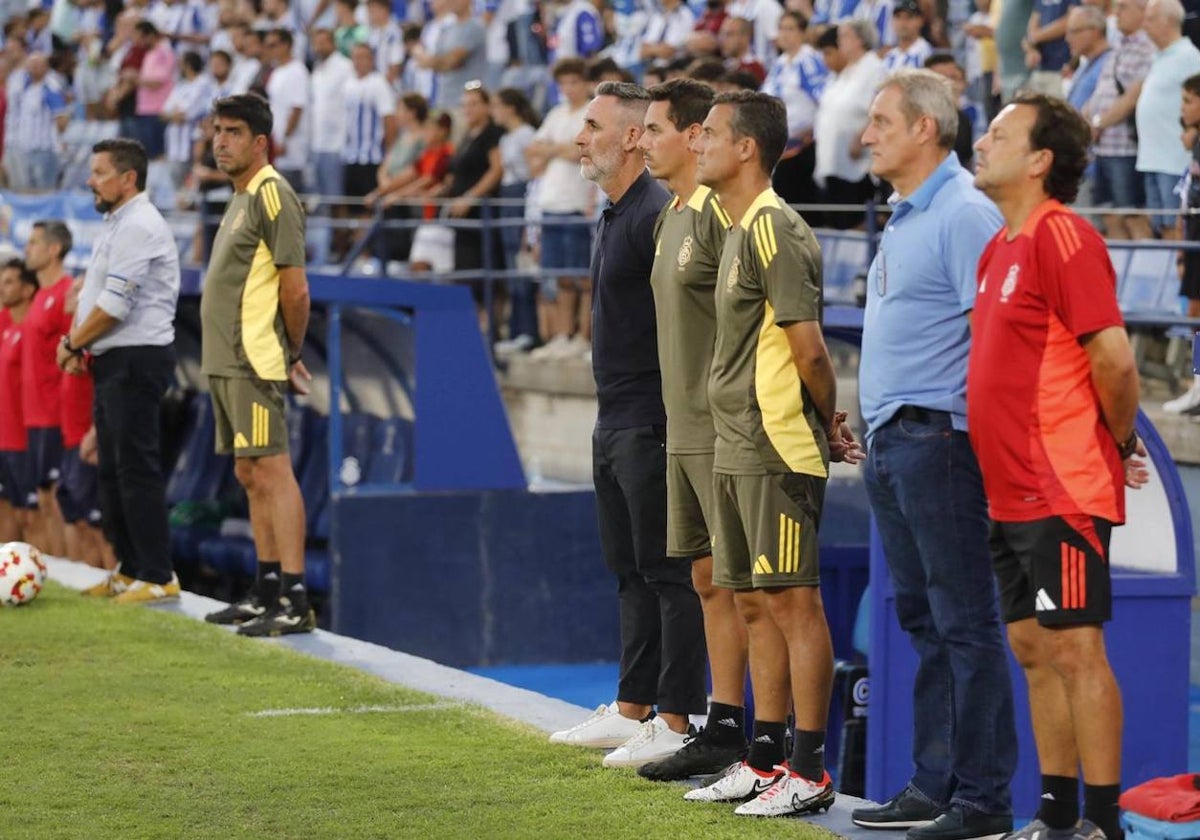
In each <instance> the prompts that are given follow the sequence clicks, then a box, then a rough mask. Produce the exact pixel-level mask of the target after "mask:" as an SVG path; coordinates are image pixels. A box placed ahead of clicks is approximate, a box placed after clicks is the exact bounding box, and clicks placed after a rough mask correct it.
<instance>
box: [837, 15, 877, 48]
mask: <svg viewBox="0 0 1200 840" xmlns="http://www.w3.org/2000/svg"><path fill="white" fill-rule="evenodd" d="M838 26H839V27H843V26H844V27H846V28H847V29H851V30H853V31H854V34H855V35H857V36H858V40H860V41H862V45H863V48H864V49H865V50H866V51H867V52H870V51H871V50H873V49H875V48H876V47H877V46H879V30H877V29H876V28H875V24H873V23H871V21H869V20H864V19H862V18H853V19H851V20H845V21H842V22H841V23H840V24H838Z"/></svg>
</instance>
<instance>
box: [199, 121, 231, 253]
mask: <svg viewBox="0 0 1200 840" xmlns="http://www.w3.org/2000/svg"><path fill="white" fill-rule="evenodd" d="M212 139H213V124H212V118H211V117H209V118H206V119H204V120H201V122H200V138H199V139H198V140H197V141H196V144H195V145H194V146H193V147H192V155H193V161H194V162H193V164H192V180H193V182H194V183H195V187H196V191H197V192H198V193H199V195H200V214H201V217H200V220H199V225H200V236H198V237H197V238H196V242H197V246H198V250H197V251H195V252H194V253H195V254H196V258H195V261H196V262H197V263H205V262H207V261H208V255H209V254H210V253H212V246H213V241H214V240H215V239H216V237H217V228H218V227H220V224H221V217H222V216H223V215H224V214H225V206H226V204H227V203H228V200H229V196H230V195H231V190H230V187H229V184H230V181H229V176H228V175H226V174H225V173H224V172H222V171H221V170H220V169H218V168H217V160H216V158H215V157H214V156H213V150H212Z"/></svg>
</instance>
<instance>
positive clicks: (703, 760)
mask: <svg viewBox="0 0 1200 840" xmlns="http://www.w3.org/2000/svg"><path fill="white" fill-rule="evenodd" d="M707 731H708V730H706V729H701V730H700V731H699V732H697V733H696V734H695V735H693V736H692V737H691V738H689V739H688V741H687V743H685V744H684V745H683V746H682V747H680V749H679V751H678V752H677V753H675V754H674V755H669V756H667V757H666V758H662V759H659V760H658V761H651V762H650V763H649V764H643V765H642V766H641V767H639V768H638V775H639V776H641V777H642V778H643V779H650V780H651V781H655V782H676V781H679V780H680V779H690V778H691V777H692V776H704V775H708V774H712V773H718V772H721V771H723V770H725V768H727V767H728V766H729V765H730V764H735V763H737V762H739V761H741V760H742V759H743V758H745V757H746V744H745V742H742V743H741V744H735V745H733V746H727V745H725V744H718V743H716V742H715V739H714V738H711V737H709V736H708V735H707Z"/></svg>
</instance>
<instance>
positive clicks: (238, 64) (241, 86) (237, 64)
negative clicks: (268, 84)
mask: <svg viewBox="0 0 1200 840" xmlns="http://www.w3.org/2000/svg"><path fill="white" fill-rule="evenodd" d="M232 34H233V45H234V48H235V49H236V50H237V54H236V55H235V56H234V57H233V69H232V70H231V71H230V74H229V88H230V90H232V91H233V93H234V95H237V94H239V93H246V92H247V91H249V90H251V89H252V88H254V89H255V90H256V92H257V93H260V94H262V93H263V92H264V91H265V87H261V86H260V87H257V88H255V85H256V84H258V82H259V78H260V77H261V76H262V75H263V71H264V69H265V67H264V63H263V59H264V58H266V56H265V55H264V54H263V44H262V36H261V35H260V34H259V33H258V32H255V31H254V28H253V27H252V26H250V24H248V23H244V24H242V25H241V26H238V27H235V28H234V29H233V31H232ZM263 84H264V85H265V82H264V83H263Z"/></svg>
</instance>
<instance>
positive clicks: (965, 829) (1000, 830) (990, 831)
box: [908, 805, 1013, 840]
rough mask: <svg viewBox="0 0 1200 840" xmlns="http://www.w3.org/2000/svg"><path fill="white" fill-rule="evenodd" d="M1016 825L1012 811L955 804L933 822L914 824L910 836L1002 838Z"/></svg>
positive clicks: (927, 839)
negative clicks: (992, 811)
mask: <svg viewBox="0 0 1200 840" xmlns="http://www.w3.org/2000/svg"><path fill="white" fill-rule="evenodd" d="M1012 829H1013V820H1012V814H984V813H981V812H980V811H976V810H974V809H973V808H964V807H963V806H961V805H951V806H950V807H949V808H947V809H946V810H945V811H943V812H942V813H941V815H940V816H939V817H938V818H937V819H936V820H934V821H933V822H931V823H930V824H929V825H926V826H921V827H918V828H910V829H909V830H908V840H1000V838H1001V837H1003V836H1004V835H1006V834H1008V833H1009V832H1010V831H1012Z"/></svg>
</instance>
